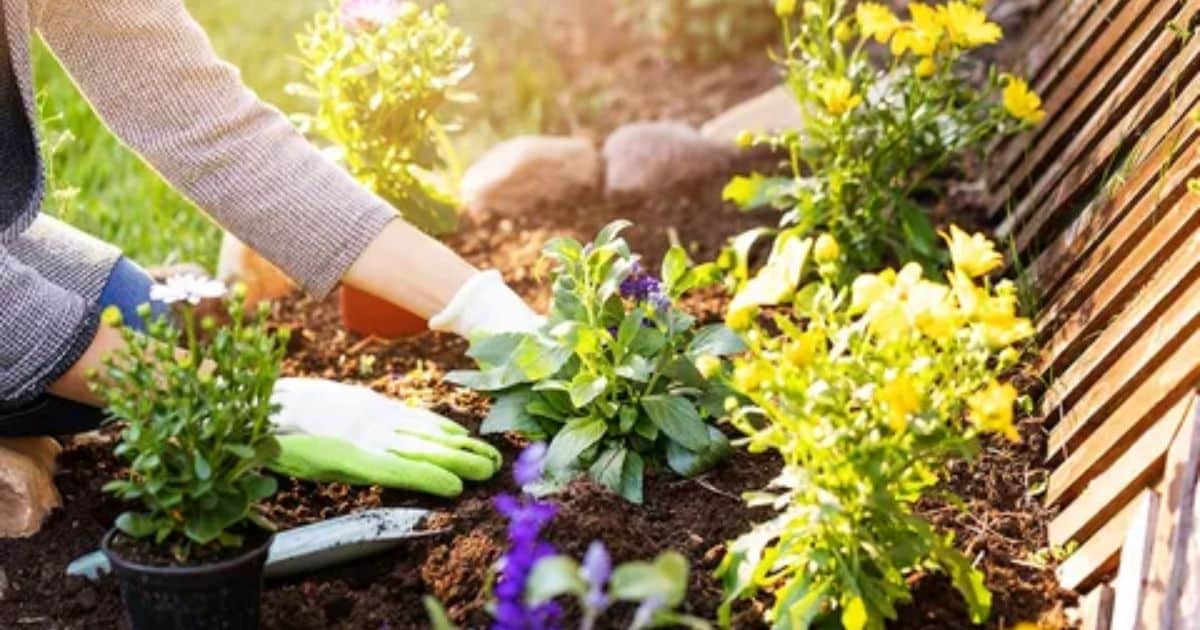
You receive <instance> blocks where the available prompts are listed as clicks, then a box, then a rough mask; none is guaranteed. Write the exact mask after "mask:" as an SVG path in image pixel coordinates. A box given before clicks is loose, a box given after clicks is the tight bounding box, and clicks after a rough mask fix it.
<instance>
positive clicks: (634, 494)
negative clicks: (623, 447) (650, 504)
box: [619, 451, 646, 505]
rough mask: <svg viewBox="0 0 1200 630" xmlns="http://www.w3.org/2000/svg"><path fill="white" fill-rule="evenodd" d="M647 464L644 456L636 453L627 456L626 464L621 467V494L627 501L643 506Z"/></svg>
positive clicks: (630, 452)
mask: <svg viewBox="0 0 1200 630" xmlns="http://www.w3.org/2000/svg"><path fill="white" fill-rule="evenodd" d="M645 469H646V463H645V462H644V461H642V456H641V455H639V454H637V453H636V452H634V451H628V452H627V453H626V455H625V464H624V465H623V466H621V487H620V490H619V493H620V495H621V496H622V497H624V499H625V500H626V501H629V502H630V503H636V504H638V505H641V503H642V499H643V497H642V478H643V477H644V476H645V473H646V470H645Z"/></svg>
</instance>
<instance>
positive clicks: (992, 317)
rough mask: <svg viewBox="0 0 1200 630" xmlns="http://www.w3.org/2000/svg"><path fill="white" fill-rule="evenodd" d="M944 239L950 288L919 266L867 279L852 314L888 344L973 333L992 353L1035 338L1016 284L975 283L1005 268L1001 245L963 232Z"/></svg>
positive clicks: (855, 288)
mask: <svg viewBox="0 0 1200 630" xmlns="http://www.w3.org/2000/svg"><path fill="white" fill-rule="evenodd" d="M942 236H943V238H945V239H946V242H947V243H948V244H949V246H950V256H951V259H952V260H953V261H954V270H953V271H952V272H950V273H949V274H948V276H949V284H948V285H947V284H943V283H940V282H934V281H932V280H928V279H926V278H924V277H923V269H922V268H921V266H920V265H918V264H916V263H909V264H907V265H905V266H904V267H903V268H901V269H900V271H899V272H897V271H895V270H893V269H885V270H884V271H883V272H881V273H879V274H863V275H861V276H859V277H858V278H856V279H855V280H854V283H853V284H852V286H851V304H850V313H851V314H852V315H860V314H861V315H863V317H864V318H865V321H866V322H867V326H868V328H869V330H870V331H871V332H872V333H873V334H875V335H877V336H879V337H880V338H883V339H890V338H895V337H898V336H901V335H906V334H910V333H912V332H914V331H918V332H920V333H922V334H924V335H926V336H928V337H930V338H933V339H936V340H939V341H948V340H950V339H951V338H953V337H954V336H955V335H956V334H957V333H958V331H959V330H962V329H964V328H968V329H970V330H972V331H975V332H977V333H978V334H980V335H981V336H982V339H983V340H984V341H986V342H987V345H988V346H989V347H990V348H992V349H1001V348H1004V347H1007V346H1010V345H1012V344H1014V343H1016V342H1018V341H1021V340H1022V339H1027V338H1029V337H1031V336H1033V333H1034V329H1033V324H1032V323H1031V322H1030V321H1029V320H1028V319H1027V318H1024V317H1019V316H1017V314H1016V310H1017V296H1016V288H1015V287H1014V286H1013V285H1012V283H1011V282H1001V283H999V284H997V286H996V289H995V291H994V292H992V291H989V290H988V289H987V288H986V287H982V286H979V285H977V284H976V283H975V278H979V277H981V276H984V275H986V274H988V273H990V272H991V271H994V270H995V269H996V268H998V267H999V266H1000V265H1001V264H1003V259H1002V258H1001V256H1000V254H999V253H998V252H996V249H995V245H994V244H993V243H992V242H991V241H989V240H988V239H987V238H986V237H985V236H983V235H982V234H975V235H968V234H967V233H966V232H963V231H962V230H960V229H959V228H958V227H957V226H951V228H950V234H948V235H947V234H943V235H942Z"/></svg>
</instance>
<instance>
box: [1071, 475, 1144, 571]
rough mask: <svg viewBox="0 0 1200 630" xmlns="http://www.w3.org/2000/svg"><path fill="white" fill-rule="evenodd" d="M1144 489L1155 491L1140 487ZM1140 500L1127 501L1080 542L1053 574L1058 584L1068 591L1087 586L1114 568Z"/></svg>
mask: <svg viewBox="0 0 1200 630" xmlns="http://www.w3.org/2000/svg"><path fill="white" fill-rule="evenodd" d="M1146 492H1154V491H1153V490H1144V491H1143V493H1146ZM1141 502H1142V501H1141V496H1140V495H1139V496H1138V497H1137V498H1135V499H1134V500H1133V501H1130V502H1129V503H1127V504H1126V505H1125V506H1124V507H1123V508H1122V509H1121V511H1120V512H1118V513H1117V514H1116V515H1115V516H1113V518H1112V519H1111V520H1109V521H1108V522H1107V523H1105V524H1104V527H1101V528H1100V531H1098V532H1096V535H1095V536H1092V537H1091V538H1090V539H1088V541H1087V542H1085V543H1083V544H1082V545H1080V546H1079V548H1078V549H1076V550H1075V553H1072V554H1071V555H1070V557H1068V558H1067V559H1066V560H1064V561H1063V563H1062V564H1060V565H1059V566H1058V569H1057V570H1056V571H1055V574H1056V575H1057V576H1058V583H1059V585H1060V586H1062V587H1063V588H1065V589H1067V590H1071V591H1078V590H1082V589H1086V588H1088V587H1090V586H1092V585H1094V584H1096V583H1097V582H1098V581H1099V580H1100V578H1102V577H1104V576H1105V575H1106V574H1108V573H1110V572H1111V571H1112V570H1113V569H1116V568H1117V564H1118V563H1119V561H1120V557H1121V545H1122V544H1124V542H1125V534H1126V533H1128V532H1129V526H1130V525H1131V524H1132V523H1133V519H1134V517H1135V516H1136V514H1137V510H1138V506H1139V505H1140V504H1141Z"/></svg>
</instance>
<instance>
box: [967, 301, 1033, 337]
mask: <svg viewBox="0 0 1200 630" xmlns="http://www.w3.org/2000/svg"><path fill="white" fill-rule="evenodd" d="M975 316H976V319H977V320H978V321H979V324H980V326H981V328H982V329H983V337H984V340H985V341H987V344H988V346H989V347H991V348H994V349H1000V348H1005V347H1008V346H1011V345H1013V344H1014V343H1017V342H1018V341H1021V340H1023V339H1028V338H1030V337H1032V336H1033V335H1034V334H1035V332H1036V331H1035V330H1034V328H1033V322H1030V321H1029V319H1027V318H1025V317H1017V314H1016V304H1015V303H1014V302H1013V301H1012V300H1010V299H1008V298H1005V297H989V298H987V299H985V300H983V301H981V302H980V304H979V308H978V311H977V312H976V314H975Z"/></svg>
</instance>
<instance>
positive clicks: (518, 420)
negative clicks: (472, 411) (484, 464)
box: [479, 387, 542, 438]
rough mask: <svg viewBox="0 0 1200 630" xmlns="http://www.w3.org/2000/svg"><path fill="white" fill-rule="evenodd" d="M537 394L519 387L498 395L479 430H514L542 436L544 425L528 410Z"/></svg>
mask: <svg viewBox="0 0 1200 630" xmlns="http://www.w3.org/2000/svg"><path fill="white" fill-rule="evenodd" d="M535 396H536V394H534V393H533V392H532V391H530V390H529V389H527V388H524V387H519V388H516V389H512V390H508V391H506V392H502V393H500V394H497V395H496V399H495V400H494V401H492V408H491V410H489V411H488V415H487V417H486V418H484V419H483V424H481V425H480V426H479V432H480V433H485V434H490V433H504V432H506V431H512V432H513V433H519V434H521V435H523V436H525V437H528V438H539V437H542V427H541V425H539V424H538V423H537V421H536V420H534V419H533V417H532V416H531V415H530V413H529V412H528V411H527V410H526V407H527V406H528V405H529V403H530V402H532V401H533V399H534V398H535Z"/></svg>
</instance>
